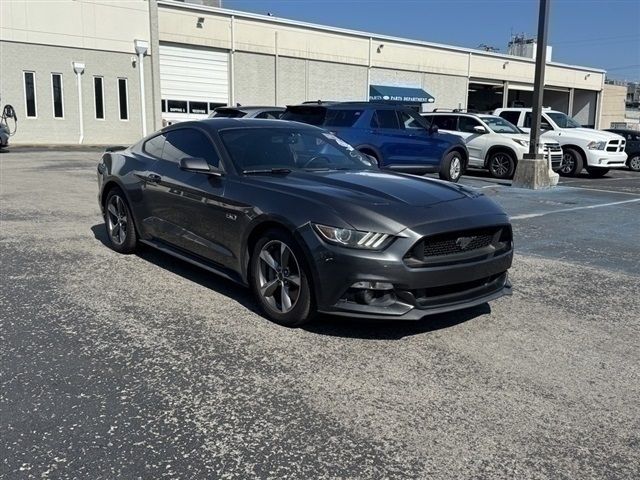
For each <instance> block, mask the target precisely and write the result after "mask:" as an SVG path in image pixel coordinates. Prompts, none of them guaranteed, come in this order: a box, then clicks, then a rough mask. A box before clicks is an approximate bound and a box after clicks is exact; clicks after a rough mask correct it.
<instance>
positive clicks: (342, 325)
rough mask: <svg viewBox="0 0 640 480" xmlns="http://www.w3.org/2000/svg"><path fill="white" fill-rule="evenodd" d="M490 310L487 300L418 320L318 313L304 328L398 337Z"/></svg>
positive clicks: (446, 325) (353, 335)
mask: <svg viewBox="0 0 640 480" xmlns="http://www.w3.org/2000/svg"><path fill="white" fill-rule="evenodd" d="M489 313H491V307H490V305H489V304H488V303H484V304H482V305H478V306H476V307H471V308H467V309H464V310H458V311H456V312H448V313H439V314H437V315H430V316H425V317H423V318H422V319H421V320H368V319H363V318H349V317H338V316H333V315H319V316H318V317H317V318H315V319H314V320H313V321H312V322H311V323H309V324H308V325H305V326H304V327H302V328H304V329H305V330H306V331H308V332H311V333H317V334H319V335H328V336H333V337H344V338H360V339H365V340H399V339H401V338H405V337H410V336H412V335H420V334H423V333H429V332H434V331H436V330H441V329H444V328H450V327H453V326H455V325H459V324H461V323H464V322H468V321H469V320H473V319H475V318H477V317H480V316H482V315H487V314H489Z"/></svg>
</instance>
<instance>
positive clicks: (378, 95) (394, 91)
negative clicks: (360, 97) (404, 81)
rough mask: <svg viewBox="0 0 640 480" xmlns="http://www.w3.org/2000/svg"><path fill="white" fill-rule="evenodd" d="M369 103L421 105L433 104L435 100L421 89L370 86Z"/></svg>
mask: <svg viewBox="0 0 640 480" xmlns="http://www.w3.org/2000/svg"><path fill="white" fill-rule="evenodd" d="M369 101H370V102H400V103H411V104H421V103H433V102H435V101H436V99H435V97H434V96H433V95H430V94H429V93H427V92H425V91H424V90H423V89H421V88H416V87H392V86H388V85H370V86H369Z"/></svg>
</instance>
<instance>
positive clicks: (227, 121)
mask: <svg viewBox="0 0 640 480" xmlns="http://www.w3.org/2000/svg"><path fill="white" fill-rule="evenodd" d="M185 127H198V128H204V129H206V130H209V131H218V130H222V129H225V128H243V127H245V128H248V127H261V128H265V127H274V128H284V127H295V128H298V129H305V130H317V129H318V127H314V126H312V125H307V124H304V123H298V122H290V121H288V120H275V119H273V120H272V119H266V118H227V117H217V118H205V119H203V120H193V121H189V122H179V123H174V124H173V125H169V126H167V127H164V128H163V129H162V130H161V131H162V132H170V131H172V130H179V129H180V128H185Z"/></svg>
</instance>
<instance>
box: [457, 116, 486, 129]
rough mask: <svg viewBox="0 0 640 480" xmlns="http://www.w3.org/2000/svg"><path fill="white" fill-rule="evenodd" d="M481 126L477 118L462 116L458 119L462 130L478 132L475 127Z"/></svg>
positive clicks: (459, 127)
mask: <svg viewBox="0 0 640 480" xmlns="http://www.w3.org/2000/svg"><path fill="white" fill-rule="evenodd" d="M479 126H481V125H480V122H478V120H476V119H475V118H471V117H460V118H459V119H458V129H459V130H460V131H461V132H466V133H476V131H475V130H474V129H473V128H474V127H479Z"/></svg>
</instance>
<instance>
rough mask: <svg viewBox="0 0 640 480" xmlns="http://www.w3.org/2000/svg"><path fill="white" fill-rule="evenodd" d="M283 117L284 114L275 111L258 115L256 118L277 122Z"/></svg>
mask: <svg viewBox="0 0 640 480" xmlns="http://www.w3.org/2000/svg"><path fill="white" fill-rule="evenodd" d="M281 115H282V112H279V111H277V110H274V111H268V112H262V113H259V114H258V115H256V118H269V119H272V120H277V119H279V118H280V116H281Z"/></svg>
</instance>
